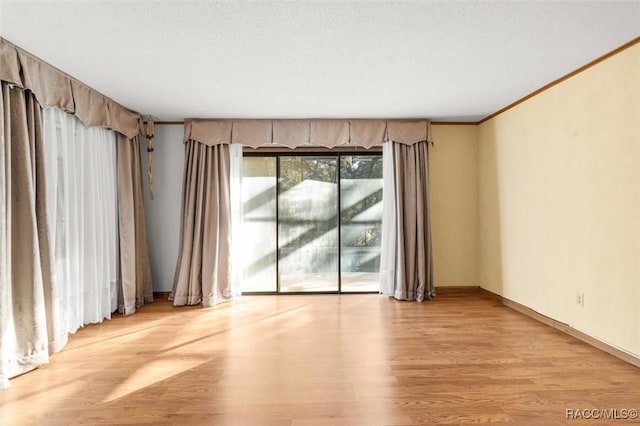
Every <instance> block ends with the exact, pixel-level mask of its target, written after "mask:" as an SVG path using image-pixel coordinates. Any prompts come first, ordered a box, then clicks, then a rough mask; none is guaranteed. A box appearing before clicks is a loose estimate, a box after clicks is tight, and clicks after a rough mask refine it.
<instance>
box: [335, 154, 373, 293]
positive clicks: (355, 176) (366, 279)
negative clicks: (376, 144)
mask: <svg viewBox="0 0 640 426" xmlns="http://www.w3.org/2000/svg"><path fill="white" fill-rule="evenodd" d="M340 188H341V189H340V249H341V250H340V256H341V257H340V266H341V268H340V269H341V271H340V272H341V276H342V291H344V292H367V291H378V290H379V288H380V284H379V282H380V280H379V272H380V240H381V237H382V157H381V156H379V155H342V156H341V158H340Z"/></svg>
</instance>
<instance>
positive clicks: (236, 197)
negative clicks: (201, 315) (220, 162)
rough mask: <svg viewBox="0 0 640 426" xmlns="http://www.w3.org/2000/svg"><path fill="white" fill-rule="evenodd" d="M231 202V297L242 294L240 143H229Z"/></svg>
mask: <svg viewBox="0 0 640 426" xmlns="http://www.w3.org/2000/svg"><path fill="white" fill-rule="evenodd" d="M229 159H230V164H229V195H230V197H229V198H230V202H231V297H238V296H240V295H241V294H242V244H241V243H242V229H241V226H242V145H240V144H230V145H229Z"/></svg>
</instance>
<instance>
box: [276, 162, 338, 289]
mask: <svg viewBox="0 0 640 426" xmlns="http://www.w3.org/2000/svg"><path fill="white" fill-rule="evenodd" d="M279 161H280V177H279V185H280V187H279V197H278V203H279V205H278V254H279V265H278V273H279V283H280V292H282V293H287V292H325V291H329V292H336V291H338V289H339V284H338V282H339V281H338V280H339V277H338V214H337V213H338V212H337V205H338V157H336V156H307V155H303V156H281V157H279Z"/></svg>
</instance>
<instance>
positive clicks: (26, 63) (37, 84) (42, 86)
mask: <svg viewBox="0 0 640 426" xmlns="http://www.w3.org/2000/svg"><path fill="white" fill-rule="evenodd" d="M0 80H2V81H5V82H7V83H10V84H12V85H15V86H18V87H20V88H23V89H29V90H31V91H32V92H33V93H34V94H35V96H36V98H37V99H38V102H39V103H40V105H42V106H43V107H57V108H60V109H63V110H65V111H67V112H70V113H72V114H75V115H76V116H77V117H78V118H79V119H80V120H81V121H82V122H83V123H84V124H86V125H87V126H98V127H105V128H108V129H113V130H115V131H116V132H118V133H122V134H123V135H125V136H127V137H128V138H133V137H135V136H137V135H138V134H139V133H140V132H141V125H142V119H141V117H140V114H138V113H136V112H134V111H131V110H129V109H127V108H125V107H123V106H122V105H120V104H118V103H116V102H114V101H112V100H111V99H109V98H107V97H106V96H104V95H102V94H100V93H99V92H97V91H95V90H93V89H91V88H90V87H88V86H86V85H84V84H83V83H81V82H79V81H77V80H75V79H73V78H72V77H69V76H68V75H67V74H65V73H63V72H62V71H60V70H58V69H57V68H54V67H52V66H51V65H49V64H47V63H46V62H44V61H42V60H41V59H39V58H37V57H35V56H33V55H31V54H30V53H28V52H25V51H24V50H22V49H20V48H18V47H16V46H14V45H13V44H11V43H10V42H8V41H6V40H5V39H3V38H0Z"/></svg>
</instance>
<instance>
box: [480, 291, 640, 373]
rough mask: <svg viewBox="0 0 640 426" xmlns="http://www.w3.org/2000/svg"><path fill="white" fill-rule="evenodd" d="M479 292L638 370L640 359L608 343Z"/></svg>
mask: <svg viewBox="0 0 640 426" xmlns="http://www.w3.org/2000/svg"><path fill="white" fill-rule="evenodd" d="M479 292H480V294H481V295H482V296H484V297H488V298H490V299H493V300H495V301H497V302H499V303H502V304H503V305H504V306H507V307H509V308H511V309H513V310H514V311H517V312H520V313H521V314H524V315H526V316H528V317H529V318H533V319H534V320H536V321H540V322H541V323H543V324H546V325H548V326H550V327H553V328H555V329H556V330H559V331H561V332H563V333H565V334H568V335H569V336H572V337H575V338H576V339H578V340H582V341H583V342H585V343H587V344H589V345H591V346H593V347H595V348H597V349H600V350H601V351H604V352H606V353H608V354H610V355H613V356H615V357H616V358H619V359H621V360H622V361H625V362H628V363H629V364H631V365H634V366H636V367H638V368H640V357H637V356H635V355H632V354H630V353H628V352H625V351H623V350H621V349H618V348H616V347H615V346H611V345H610V344H608V343H605V342H603V341H601V340H598V339H596V338H595V337H592V336H589V335H588V334H585V333H583V332H582V331H579V330H576V329H575V328H573V327H571V326H570V325H568V324H565V323H563V322H560V321H556V320H554V319H553V318H550V317H548V316H546V315H542V314H541V313H539V312H536V311H534V310H533V309H531V308H528V307H526V306H524V305H522V304H520V303H518V302H514V301H513V300H510V299H507V298H506V297H502V296H500V295H499V294H495V293H493V292H491V291H489V290H486V289H484V288H482V287H479Z"/></svg>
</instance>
